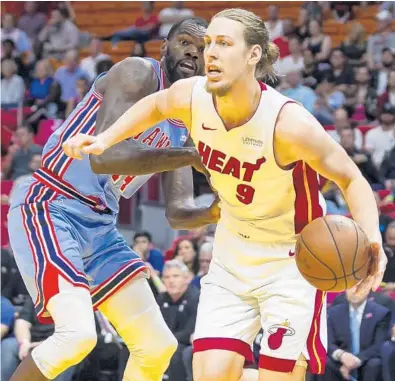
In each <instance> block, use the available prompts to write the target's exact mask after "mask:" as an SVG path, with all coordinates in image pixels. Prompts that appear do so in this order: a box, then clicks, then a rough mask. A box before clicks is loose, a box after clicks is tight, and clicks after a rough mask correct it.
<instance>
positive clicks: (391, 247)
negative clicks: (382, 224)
mask: <svg viewBox="0 0 395 381" xmlns="http://www.w3.org/2000/svg"><path fill="white" fill-rule="evenodd" d="M384 248H385V249H386V250H385V253H386V254H387V258H388V263H387V267H386V269H385V272H384V277H383V282H385V283H386V285H385V290H386V291H395V221H392V222H390V223H389V225H388V226H387V230H386V231H385V234H384Z"/></svg>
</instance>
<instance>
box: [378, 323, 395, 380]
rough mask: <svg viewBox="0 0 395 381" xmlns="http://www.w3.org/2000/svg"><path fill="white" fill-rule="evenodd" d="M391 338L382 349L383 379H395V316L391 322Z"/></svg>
mask: <svg viewBox="0 0 395 381" xmlns="http://www.w3.org/2000/svg"><path fill="white" fill-rule="evenodd" d="M390 338H391V340H388V341H387V342H386V343H384V345H383V347H382V349H381V357H382V362H383V381H394V380H395V317H394V318H393V319H392V322H391V328H390Z"/></svg>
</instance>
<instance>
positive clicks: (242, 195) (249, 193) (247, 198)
mask: <svg viewBox="0 0 395 381" xmlns="http://www.w3.org/2000/svg"><path fill="white" fill-rule="evenodd" d="M236 192H237V194H236V198H237V199H238V200H239V201H240V202H242V203H243V204H245V205H249V204H251V203H252V201H253V199H254V194H255V189H254V188H253V187H252V186H251V185H247V184H239V185H238V186H237V188H236Z"/></svg>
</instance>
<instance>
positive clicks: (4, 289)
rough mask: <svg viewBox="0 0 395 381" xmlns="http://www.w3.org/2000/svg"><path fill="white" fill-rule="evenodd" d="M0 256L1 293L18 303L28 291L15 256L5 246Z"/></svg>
mask: <svg viewBox="0 0 395 381" xmlns="http://www.w3.org/2000/svg"><path fill="white" fill-rule="evenodd" d="M7 201H8V200H7ZM2 202H3V200H2ZM0 258H1V295H2V296H4V297H5V298H7V299H8V300H10V301H11V303H12V304H13V305H20V304H21V303H22V302H23V300H24V298H25V297H26V296H27V295H28V293H27V290H26V287H25V284H24V283H23V280H22V277H21V274H20V273H19V270H18V267H17V265H16V262H15V258H14V256H13V254H12V253H11V251H10V250H8V249H6V248H2V249H1V257H0Z"/></svg>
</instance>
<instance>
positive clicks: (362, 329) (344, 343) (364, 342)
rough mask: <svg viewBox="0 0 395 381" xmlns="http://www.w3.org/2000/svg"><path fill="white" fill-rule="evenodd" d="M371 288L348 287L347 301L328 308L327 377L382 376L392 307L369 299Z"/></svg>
mask: <svg viewBox="0 0 395 381" xmlns="http://www.w3.org/2000/svg"><path fill="white" fill-rule="evenodd" d="M368 294H369V290H364V292H363V293H360V294H357V293H356V287H353V288H351V289H349V290H346V296H347V301H348V303H341V304H339V305H336V306H333V307H331V308H330V309H329V310H328V357H327V368H326V372H325V375H324V376H323V379H324V380H325V381H336V380H344V379H346V380H348V379H350V376H352V377H354V378H355V379H358V380H361V381H380V380H381V366H382V365H381V360H380V351H381V346H382V345H383V343H384V342H385V341H386V340H387V337H388V330H389V324H390V319H391V311H390V310H389V309H387V308H385V307H383V306H381V305H379V304H377V303H376V302H374V301H371V300H368Z"/></svg>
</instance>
